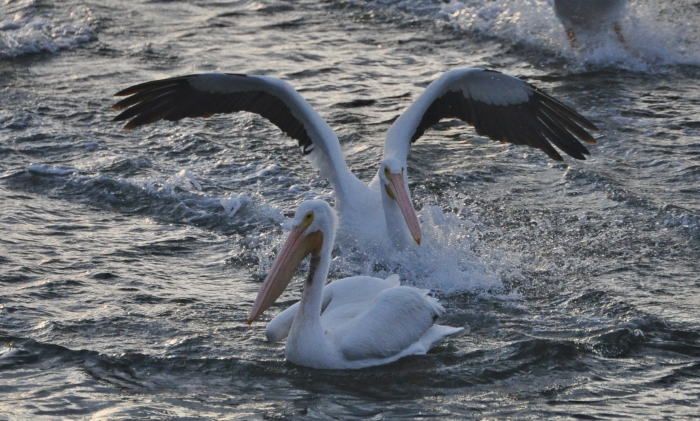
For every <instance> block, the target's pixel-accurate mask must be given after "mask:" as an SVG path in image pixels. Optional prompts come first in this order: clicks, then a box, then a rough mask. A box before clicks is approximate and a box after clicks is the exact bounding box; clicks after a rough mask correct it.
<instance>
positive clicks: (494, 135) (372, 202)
mask: <svg viewBox="0 0 700 421" xmlns="http://www.w3.org/2000/svg"><path fill="white" fill-rule="evenodd" d="M116 95H117V96H127V98H125V99H122V100H121V101H119V102H117V103H116V104H115V105H114V106H113V107H112V108H113V109H115V110H123V111H122V112H121V113H120V114H119V115H117V116H116V117H115V118H114V120H116V121H123V120H129V121H128V123H127V124H126V125H125V126H124V128H125V129H135V128H137V127H139V126H142V125H144V124H149V123H153V122H155V121H158V120H170V121H177V120H180V119H183V118H185V117H209V116H211V115H213V114H217V113H232V112H236V111H248V112H252V113H256V114H259V115H261V116H263V117H265V118H266V119H268V120H269V121H270V122H272V123H273V124H275V125H276V126H277V127H279V128H280V129H281V130H282V131H283V132H284V133H286V134H287V135H289V136H290V137H292V138H294V139H296V140H297V141H298V142H299V146H300V147H301V151H302V153H303V154H304V155H305V156H306V157H307V158H308V159H309V160H310V161H311V163H312V165H313V166H314V167H315V168H317V169H318V170H319V171H320V173H321V176H322V177H325V178H327V179H328V180H329V181H330V183H331V185H332V186H333V189H334V191H335V198H336V209H337V210H338V213H339V216H340V223H341V226H340V228H339V231H340V232H341V234H342V235H343V236H344V237H350V238H354V239H356V240H359V241H360V242H361V243H362V244H363V245H371V244H381V243H383V242H384V241H385V239H390V240H391V242H392V243H393V245H394V246H395V247H396V248H398V249H404V248H406V247H408V246H410V245H415V244H416V243H418V244H420V240H421V231H420V225H419V223H418V218H417V217H416V214H415V210H414V209H413V205H412V203H411V199H410V195H409V192H408V170H407V168H406V159H407V157H408V152H409V149H410V146H411V143H413V142H415V141H416V140H417V139H418V138H419V137H421V136H422V135H423V133H424V132H425V131H426V130H427V129H428V128H430V127H432V126H433V125H435V124H436V123H437V122H439V121H440V120H442V119H445V118H459V119H461V120H463V121H465V122H467V123H469V124H471V125H473V126H474V127H475V129H476V132H477V133H478V134H481V135H484V136H488V137H489V138H491V139H494V140H498V141H502V142H509V143H513V144H518V145H528V146H531V147H534V148H538V149H541V150H543V151H544V152H545V153H546V154H547V155H548V156H549V157H551V158H552V159H555V160H557V161H561V160H562V157H561V155H559V153H558V152H557V151H556V150H555V149H554V147H553V146H552V144H554V145H555V146H557V147H558V148H559V149H561V150H562V151H564V152H565V153H567V154H568V155H570V156H572V157H574V158H576V159H585V158H584V154H588V153H589V152H588V150H587V149H586V148H585V147H584V146H583V145H582V144H581V142H580V141H584V142H586V143H589V144H595V143H596V141H595V140H594V139H593V137H592V136H591V135H590V134H589V133H588V132H586V130H585V129H588V130H597V128H596V126H595V125H593V123H591V122H590V121H588V120H587V119H586V118H584V117H583V116H581V115H580V114H578V113H577V112H576V111H574V110H573V109H571V108H569V107H567V106H566V105H564V104H562V103H561V102H559V101H557V100H556V99H554V98H552V97H550V96H548V95H547V94H545V93H543V92H542V91H540V90H538V89H537V88H535V87H534V86H532V85H530V84H529V83H526V82H524V81H522V80H520V79H518V78H515V77H512V76H508V75H505V74H503V73H500V72H496V71H492V70H483V69H456V70H452V71H449V72H447V73H445V74H443V75H442V76H440V77H439V78H438V79H437V80H435V81H434V82H433V83H431V84H430V85H429V86H428V87H427V88H426V90H425V92H423V94H421V95H420V97H418V99H417V100H416V101H415V102H414V103H413V104H411V106H410V107H409V108H408V109H407V110H406V111H405V112H404V113H403V114H402V115H401V116H400V117H399V118H398V119H397V120H396V121H395V122H394V124H393V125H392V126H391V128H389V131H388V132H387V136H386V141H385V145H384V158H383V160H382V162H381V164H380V166H379V170H378V171H377V175H376V176H375V177H374V178H373V179H372V181H371V182H370V183H369V185H367V184H365V183H363V182H362V181H360V180H359V179H358V178H357V177H355V175H354V174H353V173H352V172H351V171H350V169H349V168H348V167H347V165H346V164H345V159H344V157H343V153H342V150H341V149H340V142H339V141H338V137H337V136H336V135H335V133H334V132H333V129H331V127H330V126H329V125H328V124H327V123H326V122H325V121H324V120H323V118H321V116H320V115H318V113H317V112H316V111H315V110H314V109H313V108H312V107H311V105H309V103H308V102H306V100H304V98H303V97H302V96H301V95H300V94H299V93H298V92H297V91H296V90H295V89H294V88H293V87H292V86H291V85H289V84H288V83H286V82H284V81H282V80H280V79H276V78H272V77H267V76H254V75H239V74H225V73H204V74H197V75H189V76H182V77H175V78H170V79H163V80H156V81H152V82H146V83H142V84H139V85H135V86H132V87H130V88H127V89H124V90H122V91H120V92H118V93H117V94H116Z"/></svg>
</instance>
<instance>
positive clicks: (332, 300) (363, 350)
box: [248, 200, 462, 369]
mask: <svg viewBox="0 0 700 421" xmlns="http://www.w3.org/2000/svg"><path fill="white" fill-rule="evenodd" d="M336 226H337V218H336V215H335V212H333V209H331V207H330V205H328V203H326V202H324V201H322V200H310V201H306V202H304V203H302V204H301V205H300V206H299V209H298V210H297V212H296V215H295V216H294V220H293V223H292V229H291V231H290V232H289V236H288V237H287V241H286V242H285V244H284V246H282V249H281V250H280V252H279V254H278V255H277V258H276V259H275V261H274V263H273V264H272V268H271V269H270V272H269V273H268V275H267V277H266V278H265V281H264V282H263V284H262V286H261V287H260V291H259V292H258V296H257V298H256V299H255V304H254V305H253V309H252V310H251V312H250V316H249V317H248V324H251V323H252V322H253V320H255V319H256V318H257V317H258V316H260V314H262V313H263V312H264V311H265V310H266V309H267V308H268V307H270V305H272V303H274V302H275V300H276V299H277V298H278V297H279V296H280V295H281V294H282V292H283V291H284V289H285V288H286V287H287V285H289V282H290V280H291V279H292V276H293V275H294V272H295V271H296V269H297V267H298V266H299V264H300V263H301V262H302V261H303V260H304V259H305V258H306V256H309V255H310V256H311V259H310V263H309V274H308V276H307V278H306V282H305V283H304V291H303V292H302V295H301V301H299V303H298V308H296V309H295V311H294V313H295V315H294V318H293V322H292V323H291V329H290V330H289V336H288V338H287V344H286V345H285V352H284V354H285V356H286V358H287V360H288V361H290V362H292V363H294V364H297V365H302V366H306V367H312V368H331V369H356V368H362V367H369V366H373V365H380V364H387V363H390V362H393V361H396V360H398V359H399V358H401V357H405V356H407V355H416V354H425V353H426V352H427V351H428V350H429V349H430V347H431V346H433V344H435V343H437V342H438V341H440V340H442V339H443V338H444V337H445V336H447V335H451V334H453V333H456V332H459V331H460V330H462V329H461V328H453V327H448V326H441V325H436V324H434V323H435V320H436V319H437V318H438V316H440V315H441V314H443V313H444V311H445V309H444V308H443V307H442V306H441V305H440V304H439V303H438V302H437V300H435V299H434V298H432V297H429V296H428V295H427V291H424V290H419V289H417V288H413V287H408V286H400V285H399V282H398V279H397V278H398V277H395V276H391V277H389V278H387V279H380V278H372V277H369V276H356V277H352V278H345V279H340V280H338V281H335V282H333V283H331V284H330V285H329V286H328V287H326V288H325V289H326V291H325V293H324V286H325V284H326V277H327V276H328V269H329V267H330V262H331V249H332V248H333V241H334V239H335V230H336ZM331 287H332V288H331Z"/></svg>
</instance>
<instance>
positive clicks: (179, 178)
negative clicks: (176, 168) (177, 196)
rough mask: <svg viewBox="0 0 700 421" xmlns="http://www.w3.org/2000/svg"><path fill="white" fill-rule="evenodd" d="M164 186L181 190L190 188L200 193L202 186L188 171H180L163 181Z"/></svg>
mask: <svg viewBox="0 0 700 421" xmlns="http://www.w3.org/2000/svg"><path fill="white" fill-rule="evenodd" d="M165 184H166V185H167V186H169V187H173V188H174V187H180V188H181V189H183V190H188V191H189V190H191V189H192V187H194V188H195V189H197V190H199V191H201V190H202V184H201V183H200V182H199V181H197V178H196V177H195V175H194V173H193V172H192V171H190V170H188V169H184V170H180V172H179V173H177V174H175V175H173V176H171V177H170V178H168V179H167V180H166V181H165Z"/></svg>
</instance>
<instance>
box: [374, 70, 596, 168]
mask: <svg viewBox="0 0 700 421" xmlns="http://www.w3.org/2000/svg"><path fill="white" fill-rule="evenodd" d="M446 118H458V119H460V120H462V121H464V122H466V123H468V124H470V125H472V126H474V129H475V130H476V133H477V134H479V135H482V136H486V137H489V138H490V139H493V140H498V141H501V142H508V143H513V144H516V145H528V146H530V147H533V148H538V149H541V150H543V151H544V152H545V153H546V154H547V155H548V156H549V157H550V158H552V159H554V160H557V161H562V160H563V159H562V157H561V155H559V153H558V152H557V151H556V150H555V149H554V147H553V146H552V145H554V146H556V147H557V148H559V149H561V150H562V151H563V152H565V153H566V154H568V155H570V156H572V157H574V158H576V159H585V157H584V155H588V154H589V152H588V150H587V149H586V147H585V146H583V144H582V143H581V141H583V142H585V143H589V144H595V143H596V141H595V139H593V136H591V135H590V133H588V132H587V131H586V129H588V130H598V128H597V127H596V126H595V125H594V124H593V123H591V122H590V121H588V119H586V118H585V117H583V116H582V115H580V114H579V113H577V112H576V111H574V110H573V109H571V108H570V107H568V106H566V105H564V104H562V103H561V102H559V101H557V100H556V99H554V98H552V97H551V96H549V95H547V94H545V93H544V92H542V91H540V90H539V89H537V88H536V87H534V86H533V85H531V84H529V83H527V82H525V81H522V80H520V79H518V78H515V77H512V76H508V75H505V74H503V73H500V72H496V71H493V70H484V69H476V68H475V69H456V70H452V71H449V72H447V73H445V74H443V75H442V76H440V77H439V78H438V79H437V80H435V81H434V82H433V83H431V84H430V85H429V86H428V87H427V88H426V89H425V92H423V94H421V96H419V97H418V99H416V101H415V102H414V103H413V104H411V106H410V107H408V109H407V110H406V111H405V112H404V113H403V114H402V115H401V116H400V117H399V118H398V119H397V120H396V121H395V122H394V124H393V125H392V126H391V128H389V132H388V133H387V137H386V142H385V144H384V158H388V157H396V158H398V159H399V160H400V161H401V162H402V163H405V162H406V158H407V157H408V152H409V149H410V146H411V143H413V142H415V141H416V140H418V138H419V137H421V136H422V135H423V133H425V131H426V130H427V129H429V128H430V127H432V126H433V125H435V124H436V123H438V122H439V121H440V120H442V119H446Z"/></svg>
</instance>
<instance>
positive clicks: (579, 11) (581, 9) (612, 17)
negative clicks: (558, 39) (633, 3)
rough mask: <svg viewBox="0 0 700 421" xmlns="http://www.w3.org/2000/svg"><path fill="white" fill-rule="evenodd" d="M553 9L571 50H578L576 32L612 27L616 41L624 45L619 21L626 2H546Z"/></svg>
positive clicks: (573, 0)
mask: <svg viewBox="0 0 700 421" xmlns="http://www.w3.org/2000/svg"><path fill="white" fill-rule="evenodd" d="M547 1H548V3H549V4H550V5H551V6H552V7H553V8H554V14H556V15H557V17H558V18H559V20H560V21H561V23H562V24H563V25H564V29H566V35H567V36H568V37H569V42H570V43H571V46H572V47H573V48H579V45H578V41H577V38H576V31H577V30H581V31H589V32H590V31H593V30H595V28H598V27H601V26H604V25H612V27H613V30H614V31H615V34H616V35H617V39H618V40H619V41H620V42H621V43H622V44H623V45H625V37H624V36H623V35H622V27H621V26H620V20H621V19H622V15H623V13H624V10H625V3H626V0H547Z"/></svg>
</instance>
